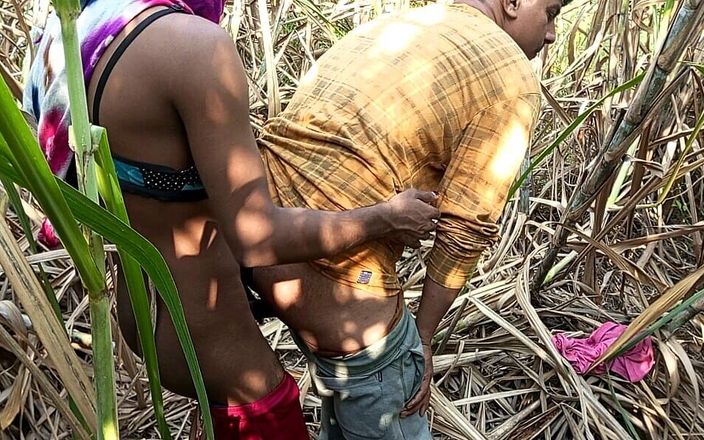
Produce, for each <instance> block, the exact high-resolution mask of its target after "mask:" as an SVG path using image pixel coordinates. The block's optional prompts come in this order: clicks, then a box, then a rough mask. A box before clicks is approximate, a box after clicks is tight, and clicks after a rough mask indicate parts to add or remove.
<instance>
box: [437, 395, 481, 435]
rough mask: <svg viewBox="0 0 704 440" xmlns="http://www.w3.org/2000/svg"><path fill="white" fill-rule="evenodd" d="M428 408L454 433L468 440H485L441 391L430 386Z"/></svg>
mask: <svg viewBox="0 0 704 440" xmlns="http://www.w3.org/2000/svg"><path fill="white" fill-rule="evenodd" d="M430 406H431V407H432V408H433V411H435V414H436V415H438V416H440V417H442V418H443V419H444V420H445V421H446V422H447V423H448V424H449V425H450V426H451V427H452V428H453V429H454V430H455V431H457V432H459V433H460V434H462V435H463V436H465V437H464V438H466V439H468V440H485V439H486V437H485V436H484V434H482V433H481V432H479V431H478V430H477V429H476V428H475V427H474V426H472V424H471V423H469V421H468V420H467V418H466V417H465V416H464V415H462V413H461V412H459V410H458V409H457V408H456V407H455V405H453V404H452V402H451V401H450V400H449V399H448V398H447V397H445V395H444V394H443V392H442V391H440V389H439V388H438V387H437V386H435V384H432V385H431V389H430Z"/></svg>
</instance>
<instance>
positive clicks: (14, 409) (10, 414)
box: [0, 366, 31, 429]
mask: <svg viewBox="0 0 704 440" xmlns="http://www.w3.org/2000/svg"><path fill="white" fill-rule="evenodd" d="M30 379H31V375H30V374H29V371H27V368H25V367H24V366H20V368H19V372H18V373H17V376H16V377H15V381H14V383H13V384H12V389H11V391H10V395H9V397H8V398H7V402H6V403H5V406H3V408H2V411H0V429H7V427H8V426H10V423H12V421H13V420H14V419H15V417H17V414H19V412H20V410H21V409H22V407H23V406H24V401H25V398H26V397H27V394H28V392H29V383H30Z"/></svg>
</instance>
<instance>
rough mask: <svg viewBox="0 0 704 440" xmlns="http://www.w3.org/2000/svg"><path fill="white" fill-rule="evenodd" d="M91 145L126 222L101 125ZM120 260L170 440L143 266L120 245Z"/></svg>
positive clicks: (103, 186) (112, 207) (105, 194)
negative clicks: (94, 148) (95, 150)
mask: <svg viewBox="0 0 704 440" xmlns="http://www.w3.org/2000/svg"><path fill="white" fill-rule="evenodd" d="M91 134H92V139H93V144H94V145H97V146H98V150H97V155H96V162H97V182H98V190H99V192H100V195H101V197H102V199H103V200H104V201H105V206H106V207H107V208H108V211H110V212H111V213H113V214H114V215H115V216H116V217H117V218H119V219H120V220H122V221H123V222H125V224H127V225H129V223H130V222H129V218H128V216H127V209H126V208H125V202H124V199H123V198H122V192H121V191H120V184H119V182H118V180H117V173H116V171H115V164H114V163H113V161H112V157H111V155H110V145H109V143H108V137H107V133H106V131H105V129H104V128H103V127H97V126H93V128H92V129H91ZM117 251H118V253H119V255H120V262H121V263H122V267H121V269H122V273H123V275H124V277H125V283H126V284H127V291H128V292H129V295H130V303H131V304H132V312H133V314H134V319H135V322H136V324H137V334H138V336H139V342H140V346H141V348H142V359H143V360H144V364H145V365H146V370H147V377H148V378H149V390H150V391H151V394H152V404H153V405H154V415H155V417H156V423H157V426H158V428H159V433H160V434H161V438H162V439H171V432H170V431H169V425H168V424H167V423H166V416H165V413H164V399H163V396H162V395H161V377H160V375H159V361H158V358H157V352H156V341H155V339H154V328H153V326H152V319H151V311H150V305H149V296H148V295H147V289H146V287H145V284H144V277H143V275H142V268H141V267H140V265H139V263H138V262H137V260H135V259H134V258H132V256H130V255H129V254H128V253H127V252H125V250H124V249H123V248H122V247H121V246H118V247H117Z"/></svg>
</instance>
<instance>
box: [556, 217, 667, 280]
mask: <svg viewBox="0 0 704 440" xmlns="http://www.w3.org/2000/svg"><path fill="white" fill-rule="evenodd" d="M565 229H567V230H569V231H570V232H572V233H574V234H577V235H578V236H579V237H580V238H581V239H583V240H584V241H586V242H587V243H589V245H591V246H592V247H595V248H597V249H598V250H600V251H601V252H602V253H603V254H604V255H606V256H607V257H609V258H610V259H611V261H613V262H614V264H616V266H618V268H619V269H621V270H622V271H624V272H625V273H627V274H628V275H630V276H631V278H633V279H634V280H636V281H638V282H640V283H648V284H650V285H651V286H653V287H655V288H656V289H658V291H660V292H662V291H663V290H665V289H667V287H668V286H667V285H666V284H664V283H662V282H660V281H658V280H656V279H654V278H652V277H651V276H650V275H648V274H647V273H645V271H644V270H643V269H641V268H640V267H638V266H637V265H635V264H633V263H631V262H630V261H628V260H626V259H625V258H623V257H622V256H621V255H619V254H618V253H616V252H615V251H614V250H613V249H611V247H610V246H608V245H607V244H605V243H602V242H599V241H596V240H594V239H593V238H591V237H589V236H588V235H586V234H584V233H582V232H580V231H578V230H577V229H576V228H573V227H571V226H567V225H565Z"/></svg>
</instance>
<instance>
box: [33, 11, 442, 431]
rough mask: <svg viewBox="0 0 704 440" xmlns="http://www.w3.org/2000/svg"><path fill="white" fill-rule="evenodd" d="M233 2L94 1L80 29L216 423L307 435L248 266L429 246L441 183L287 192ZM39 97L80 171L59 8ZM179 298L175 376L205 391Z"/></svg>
mask: <svg viewBox="0 0 704 440" xmlns="http://www.w3.org/2000/svg"><path fill="white" fill-rule="evenodd" d="M223 4H224V1H197V0H184V1H179V0H94V1H83V2H82V6H83V10H82V12H81V14H80V16H79V17H78V28H79V38H80V44H81V52H82V55H83V61H84V75H85V81H86V84H87V86H88V87H87V88H88V103H89V107H90V114H91V117H92V122H93V123H94V124H99V125H102V126H105V127H107V130H108V136H109V139H110V145H111V148H112V152H113V154H114V159H115V164H116V167H117V171H118V175H119V178H120V182H121V185H122V187H123V190H124V191H125V192H126V193H127V194H126V197H125V200H126V203H127V208H128V212H129V215H130V219H131V221H132V224H133V225H134V227H135V228H136V229H137V230H138V231H139V232H141V233H142V234H143V235H144V236H146V237H147V238H148V239H149V240H150V241H151V242H152V243H154V244H155V245H156V246H157V248H158V249H159V250H160V251H161V252H162V254H163V255H164V257H165V258H166V261H167V263H168V265H169V267H170V268H171V271H172V273H173V275H174V278H175V281H176V284H177V286H178V289H179V293H180V297H181V302H182V303H183V307H184V309H185V312H186V319H187V321H188V325H189V329H190V332H191V336H192V337H193V341H194V344H195V347H196V352H197V355H198V359H199V362H200V366H201V370H202V372H203V376H204V379H205V384H206V388H207V392H208V396H209V398H210V399H211V403H212V405H213V407H212V412H213V415H214V420H215V430H216V437H217V438H218V439H225V440H229V439H239V440H278V439H281V440H303V439H307V438H308V434H307V431H306V427H305V424H304V420H303V416H302V412H301V408H300V405H299V401H298V389H297V387H296V383H295V381H294V380H293V379H292V377H291V376H290V375H288V374H287V373H285V372H284V370H283V368H282V367H281V365H280V364H279V362H278V360H277V358H276V356H275V354H274V353H273V352H272V350H271V349H270V347H269V346H268V344H267V342H266V340H265V339H264V338H263V336H262V335H261V333H260V331H259V328H258V326H257V323H256V322H255V320H254V319H253V318H252V316H251V314H250V311H249V307H248V302H247V299H246V296H245V293H244V289H243V285H242V283H241V281H240V267H241V266H244V267H255V266H267V265H273V264H278V263H290V262H295V261H306V260H310V259H314V258H321V257H332V256H333V255H335V254H338V253H341V252H346V251H348V250H350V249H352V248H354V247H355V246H358V245H360V244H362V243H363V242H365V241H367V240H372V239H379V238H382V237H385V238H387V239H393V240H396V241H398V242H400V243H405V244H410V245H418V240H419V239H422V238H424V237H426V236H427V235H428V233H429V231H430V230H431V229H433V227H434V224H433V219H434V218H437V216H438V211H437V210H436V209H435V208H433V207H432V206H430V205H428V204H427V203H425V202H431V201H432V200H433V196H432V194H430V193H428V192H418V191H413V190H411V191H406V192H403V193H401V194H399V195H395V194H394V195H389V197H388V198H387V199H384V200H379V202H383V203H378V204H376V202H375V203H374V204H375V206H373V207H368V208H363V209H358V210H354V211H349V212H343V213H331V212H317V211H312V210H306V209H298V208H295V209H283V208H278V207H276V206H275V205H274V204H272V201H271V199H270V196H269V193H268V191H267V183H266V179H265V172H264V168H263V166H262V162H261V159H260V156H259V153H258V151H257V148H256V144H255V141H254V137H253V134H252V130H251V127H250V125H249V119H248V116H249V112H248V92H247V82H246V76H245V73H244V71H243V67H242V63H241V61H240V59H239V57H238V55H237V52H236V50H235V45H234V43H233V40H232V38H231V37H230V36H229V35H227V33H225V32H224V31H223V29H221V28H220V27H219V26H218V25H217V22H218V21H219V19H220V17H221V14H222V11H223ZM24 101H25V102H24V104H25V109H26V110H27V111H29V112H30V113H32V114H33V115H34V116H35V117H36V118H37V119H38V121H39V126H38V129H39V133H38V134H39V139H40V144H41V146H42V148H43V150H44V152H45V153H46V155H47V159H48V160H49V163H50V166H51V168H52V170H53V171H54V173H56V174H58V175H60V176H62V177H69V178H70V176H71V170H70V168H71V164H72V163H73V161H72V155H71V153H70V150H69V147H68V126H69V123H70V121H69V114H68V110H67V108H68V97H67V90H66V78H65V71H64V64H63V49H62V46H61V38H60V33H59V24H58V20H57V19H56V17H52V18H51V19H50V21H49V23H48V25H47V28H46V31H45V33H44V35H43V37H42V40H41V42H40V46H39V51H38V56H37V58H36V61H35V63H34V65H33V68H32V72H31V75H30V79H29V81H28V83H27V86H26V90H25V100H24ZM385 200H390V201H389V202H385ZM370 205H371V204H370ZM360 206H361V205H360ZM117 304H118V313H119V317H120V324H121V327H122V330H123V333H124V335H125V337H126V339H127V340H128V342H129V343H130V345H131V346H132V347H135V348H136V347H137V342H136V333H135V328H134V323H133V321H132V312H131V308H130V305H129V299H128V297H127V295H126V292H125V291H124V289H120V290H119V292H118V302H117ZM166 313H167V312H166V309H165V307H164V305H163V304H162V303H161V302H159V304H158V317H157V323H156V340H157V350H158V355H159V361H160V366H161V377H162V380H163V384H164V386H166V387H167V388H169V389H170V390H172V391H175V392H177V393H179V394H182V395H185V396H191V397H195V392H194V389H193V386H192V382H191V378H190V375H189V372H188V368H187V366H186V363H185V359H184V357H183V354H182V352H181V349H180V346H179V343H178V340H177V337H176V334H175V332H174V328H173V325H172V322H171V320H170V319H169V318H168V316H167V314H166ZM136 349H137V348H136Z"/></svg>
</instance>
